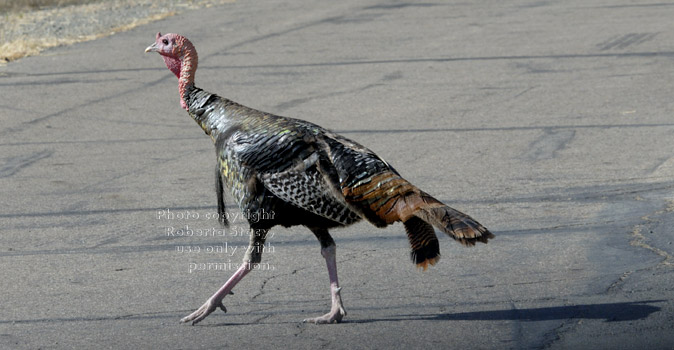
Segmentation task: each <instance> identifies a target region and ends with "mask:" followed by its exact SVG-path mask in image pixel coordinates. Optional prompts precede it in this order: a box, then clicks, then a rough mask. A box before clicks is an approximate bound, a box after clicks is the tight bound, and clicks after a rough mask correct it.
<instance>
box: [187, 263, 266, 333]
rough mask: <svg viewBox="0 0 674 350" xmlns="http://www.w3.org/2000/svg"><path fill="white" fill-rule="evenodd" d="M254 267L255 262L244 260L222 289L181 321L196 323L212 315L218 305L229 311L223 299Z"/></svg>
mask: <svg viewBox="0 0 674 350" xmlns="http://www.w3.org/2000/svg"><path fill="white" fill-rule="evenodd" d="M252 268H253V264H251V263H249V262H244V263H243V264H241V267H239V269H238V270H236V272H235V273H234V274H233V275H232V277H230V278H229V279H228V280H227V282H225V284H223V285H222V287H220V289H218V291H217V292H215V294H213V295H212V296H211V297H210V298H208V300H206V303H204V305H201V307H200V308H199V309H198V310H197V311H195V312H193V313H191V314H190V315H189V316H186V317H184V318H182V319H181V320H180V322H183V323H185V322H189V321H192V325H195V324H197V323H199V322H200V321H201V320H203V319H204V318H206V316H208V315H210V314H211V312H213V311H215V309H216V308H218V307H219V308H220V309H222V311H224V312H227V309H225V306H224V305H223V304H222V299H224V298H225V296H226V295H227V294H229V293H230V292H231V291H232V289H233V288H234V286H236V284H237V283H239V281H241V279H243V277H244V276H245V275H247V274H248V272H250V270H252Z"/></svg>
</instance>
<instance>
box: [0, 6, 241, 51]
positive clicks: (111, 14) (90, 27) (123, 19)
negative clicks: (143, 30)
mask: <svg viewBox="0 0 674 350" xmlns="http://www.w3.org/2000/svg"><path fill="white" fill-rule="evenodd" d="M232 1H233V0H107V1H100V0H99V1H95V0H19V1H9V0H0V9H2V8H10V3H11V6H12V7H11V10H10V11H6V12H4V13H1V11H0V64H2V63H4V62H9V61H13V60H17V59H19V58H22V57H25V56H32V55H36V54H38V53H40V52H41V51H42V50H44V49H47V48H50V47H55V46H60V45H69V44H73V43H76V42H82V41H88V40H93V39H96V38H100V37H103V36H107V35H111V34H114V33H117V32H122V31H126V30H129V29H131V28H134V27H136V26H139V25H144V24H147V23H150V22H153V21H157V20H160V19H163V18H166V17H169V16H173V15H175V14H177V13H179V12H181V11H184V10H188V9H193V8H199V7H208V6H212V5H215V4H222V3H227V2H232ZM3 6H4V7H3ZM35 6H38V7H39V8H37V9H35ZM44 6H52V7H44ZM53 6H57V7H53ZM102 23H103V24H102ZM36 24H39V25H36Z"/></svg>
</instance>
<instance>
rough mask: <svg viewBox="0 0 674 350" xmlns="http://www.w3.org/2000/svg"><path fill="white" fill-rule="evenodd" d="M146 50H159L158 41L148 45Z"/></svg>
mask: <svg viewBox="0 0 674 350" xmlns="http://www.w3.org/2000/svg"><path fill="white" fill-rule="evenodd" d="M145 52H159V48H158V47H157V43H153V44H152V45H150V46H148V47H147V48H146V49H145Z"/></svg>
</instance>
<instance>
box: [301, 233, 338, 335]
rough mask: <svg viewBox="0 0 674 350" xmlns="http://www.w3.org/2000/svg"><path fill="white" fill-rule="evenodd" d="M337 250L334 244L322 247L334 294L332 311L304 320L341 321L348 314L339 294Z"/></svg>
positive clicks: (320, 321) (316, 321)
mask: <svg viewBox="0 0 674 350" xmlns="http://www.w3.org/2000/svg"><path fill="white" fill-rule="evenodd" d="M335 250H336V248H335V245H334V244H333V245H330V246H328V247H326V248H323V249H321V255H323V257H324V258H325V263H326V264H327V265H328V276H329V277H330V294H331V296H332V307H331V308H330V312H328V313H327V314H325V315H323V316H320V317H314V318H307V319H305V320H304V322H313V323H315V324H322V323H339V322H341V321H342V317H344V316H346V310H344V304H342V296H341V295H340V294H339V291H340V290H341V289H342V288H340V287H339V281H338V280H337V259H336V254H335Z"/></svg>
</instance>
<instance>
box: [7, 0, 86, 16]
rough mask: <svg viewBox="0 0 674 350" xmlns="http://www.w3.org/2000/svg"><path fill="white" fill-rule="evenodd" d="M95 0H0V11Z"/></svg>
mask: <svg viewBox="0 0 674 350" xmlns="http://www.w3.org/2000/svg"><path fill="white" fill-rule="evenodd" d="M96 1H97V0H0V13H3V12H10V11H12V12H16V11H25V10H35V9H39V8H45V7H60V6H66V5H81V4H88V3H91V2H96Z"/></svg>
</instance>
